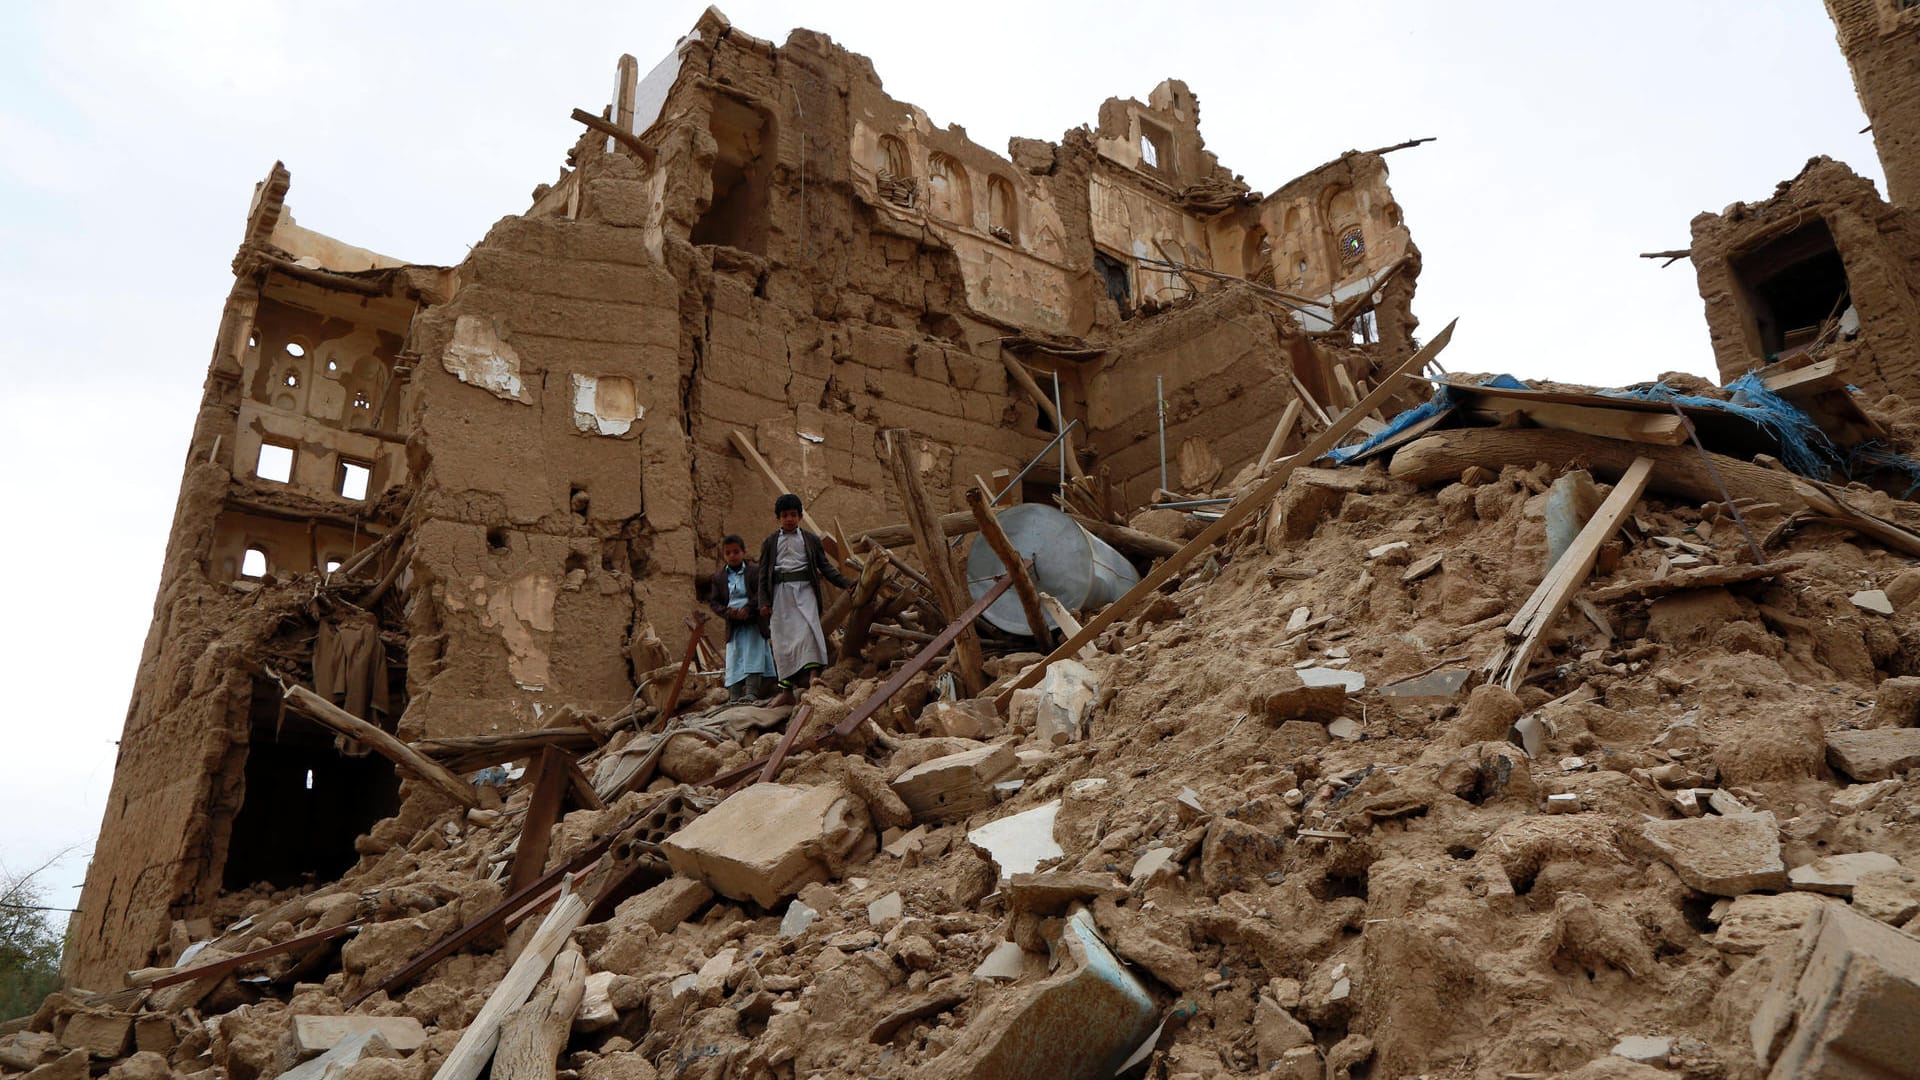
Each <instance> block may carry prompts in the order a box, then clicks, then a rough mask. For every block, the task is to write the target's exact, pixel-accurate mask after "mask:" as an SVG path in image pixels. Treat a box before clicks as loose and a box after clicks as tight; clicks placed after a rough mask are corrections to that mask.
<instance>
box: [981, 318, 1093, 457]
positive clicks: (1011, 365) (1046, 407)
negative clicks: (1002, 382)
mask: <svg viewBox="0 0 1920 1080" xmlns="http://www.w3.org/2000/svg"><path fill="white" fill-rule="evenodd" d="M1000 362H1001V363H1002V364H1005V365H1006V367H1007V374H1009V375H1011V376H1013V381H1014V382H1016V383H1018V384H1019V386H1020V389H1022V390H1025V391H1026V392H1027V396H1028V397H1030V398H1032V399H1033V403H1034V404H1035V405H1037V406H1039V407H1040V412H1041V413H1042V414H1044V415H1045V416H1046V417H1047V419H1049V420H1052V421H1053V430H1055V431H1065V430H1067V421H1066V419H1065V418H1064V417H1062V416H1061V415H1060V410H1059V409H1056V408H1054V407H1053V399H1051V398H1049V397H1047V395H1046V394H1045V393H1044V392H1043V391H1042V390H1041V389H1040V384H1039V383H1037V382H1034V381H1033V373H1032V372H1030V371H1028V370H1027V367H1026V365H1025V364H1022V363H1021V362H1020V361H1019V360H1018V359H1017V358H1015V357H1014V355H1013V354H1012V353H1010V352H1008V351H1007V350H1005V349H1001V350H1000ZM1060 445H1062V446H1064V447H1066V451H1067V471H1068V472H1069V473H1071V474H1073V476H1074V478H1075V479H1078V478H1080V477H1082V476H1085V475H1087V474H1086V473H1084V472H1082V471H1080V459H1079V457H1078V456H1077V455H1076V454H1074V452H1073V436H1072V435H1068V436H1067V437H1066V438H1064V439H1062V440H1060Z"/></svg>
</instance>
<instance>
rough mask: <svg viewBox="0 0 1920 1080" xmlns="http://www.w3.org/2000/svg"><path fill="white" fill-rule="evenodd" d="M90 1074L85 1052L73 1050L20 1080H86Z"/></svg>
mask: <svg viewBox="0 0 1920 1080" xmlns="http://www.w3.org/2000/svg"><path fill="white" fill-rule="evenodd" d="M90 1072H91V1070H90V1069H89V1068H88V1066H87V1052H86V1051H85V1050H75V1051H72V1052H71V1053H68V1054H64V1055H62V1056H60V1057H58V1058H55V1059H54V1060H52V1061H49V1062H47V1063H46V1064H45V1065H42V1066H40V1067H38V1068H36V1069H34V1070H32V1071H30V1072H28V1073H27V1074H26V1076H25V1077H23V1078H22V1080H87V1077H88V1076H89V1075H90Z"/></svg>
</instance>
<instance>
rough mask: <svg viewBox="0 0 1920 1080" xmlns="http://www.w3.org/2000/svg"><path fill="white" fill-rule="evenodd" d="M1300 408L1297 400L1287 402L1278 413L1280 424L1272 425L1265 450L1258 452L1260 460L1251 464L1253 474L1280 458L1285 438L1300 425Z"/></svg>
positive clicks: (1285, 441) (1285, 442)
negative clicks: (1271, 432)
mask: <svg viewBox="0 0 1920 1080" xmlns="http://www.w3.org/2000/svg"><path fill="white" fill-rule="evenodd" d="M1300 408H1301V406H1300V399H1299V398H1294V399H1293V400H1292V401H1289V402H1287V407H1286V409H1285V410H1283V411H1282V412H1281V413H1280V422H1279V423H1277V424H1275V425H1273V434H1272V435H1271V436H1269V437H1268V439H1267V447H1266V449H1264V450H1262V451H1260V460H1259V461H1256V462H1254V463H1253V468H1254V471H1255V472H1259V471H1260V470H1262V469H1265V468H1266V467H1267V462H1269V461H1272V460H1273V459H1274V458H1276V457H1279V456H1280V448H1281V447H1283V446H1285V445H1286V444H1287V438H1288V437H1289V436H1291V435H1292V434H1293V429H1294V428H1295V427H1296V426H1297V425H1298V424H1299V423H1300Z"/></svg>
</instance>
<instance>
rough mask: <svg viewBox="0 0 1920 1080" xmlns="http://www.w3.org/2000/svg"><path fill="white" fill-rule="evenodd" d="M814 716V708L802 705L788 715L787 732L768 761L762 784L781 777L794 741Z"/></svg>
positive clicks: (763, 772) (761, 777) (761, 780)
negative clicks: (781, 768)
mask: <svg viewBox="0 0 1920 1080" xmlns="http://www.w3.org/2000/svg"><path fill="white" fill-rule="evenodd" d="M812 716H813V706H812V705H809V704H806V703H804V702H802V703H801V705H800V707H799V708H797V709H795V710H793V712H791V713H789V714H788V715H787V730H786V731H785V733H783V734H782V735H781V736H780V743H779V745H777V746H775V747H774V748H773V756H772V757H769V758H768V759H767V767H766V769H765V770H764V771H762V772H761V773H760V782H761V783H763V784H770V783H772V782H773V778H774V777H776V776H779V775H780V766H782V765H785V764H786V763H787V755H788V754H790V753H792V752H793V741H794V740H795V739H798V738H799V737H800V733H801V732H802V731H805V730H806V727H807V720H808V718H810V717H812Z"/></svg>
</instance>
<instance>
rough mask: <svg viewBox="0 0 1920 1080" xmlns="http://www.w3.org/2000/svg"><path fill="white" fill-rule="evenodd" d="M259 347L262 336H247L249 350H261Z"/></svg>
mask: <svg viewBox="0 0 1920 1080" xmlns="http://www.w3.org/2000/svg"><path fill="white" fill-rule="evenodd" d="M259 347H260V335H259V334H248V335H247V348H249V349H257V348H259Z"/></svg>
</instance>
